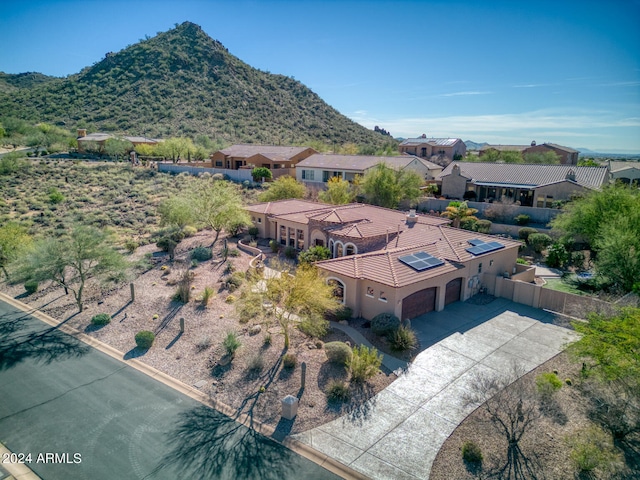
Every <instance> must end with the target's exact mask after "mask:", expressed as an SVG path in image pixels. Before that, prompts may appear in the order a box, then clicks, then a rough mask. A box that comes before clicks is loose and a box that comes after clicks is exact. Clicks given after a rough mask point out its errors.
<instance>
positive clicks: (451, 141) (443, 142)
mask: <svg viewBox="0 0 640 480" xmlns="http://www.w3.org/2000/svg"><path fill="white" fill-rule="evenodd" d="M458 141H460V142H461V141H462V140H460V139H459V138H422V137H418V138H406V139H404V140H403V141H402V143H400V146H414V145H422V144H423V143H429V144H431V145H440V146H452V145H455V143H456V142H458Z"/></svg>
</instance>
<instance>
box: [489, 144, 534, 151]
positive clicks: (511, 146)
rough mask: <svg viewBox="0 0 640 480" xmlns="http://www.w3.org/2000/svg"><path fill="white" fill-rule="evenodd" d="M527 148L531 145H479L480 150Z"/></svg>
mask: <svg viewBox="0 0 640 480" xmlns="http://www.w3.org/2000/svg"><path fill="white" fill-rule="evenodd" d="M527 148H531V145H485V146H483V147H480V151H481V152H485V151H487V150H497V151H499V152H523V151H524V150H526V149H527Z"/></svg>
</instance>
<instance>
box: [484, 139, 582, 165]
mask: <svg viewBox="0 0 640 480" xmlns="http://www.w3.org/2000/svg"><path fill="white" fill-rule="evenodd" d="M490 150H494V151H497V152H520V153H521V154H522V155H523V156H524V155H526V154H527V153H544V152H553V153H555V154H556V155H558V157H559V158H560V163H561V164H563V165H577V164H578V155H579V152H578V151H577V150H574V149H573V148H569V147H563V146H562V145H557V144H555V143H543V144H542V145H537V144H536V142H535V141H533V142H531V145H485V146H484V147H482V148H481V149H480V157H482V156H483V155H484V154H485V153H487V152H488V151H490Z"/></svg>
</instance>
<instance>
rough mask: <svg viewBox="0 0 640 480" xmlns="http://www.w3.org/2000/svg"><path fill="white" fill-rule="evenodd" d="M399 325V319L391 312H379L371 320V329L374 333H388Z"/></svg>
mask: <svg viewBox="0 0 640 480" xmlns="http://www.w3.org/2000/svg"><path fill="white" fill-rule="evenodd" d="M399 327H400V319H399V318H398V317H396V316H395V315H394V314H392V313H379V314H378V315H376V316H375V317H373V319H372V320H371V331H372V332H373V333H375V334H376V335H389V334H391V333H393V332H395V331H396V330H397V329H398V328H399Z"/></svg>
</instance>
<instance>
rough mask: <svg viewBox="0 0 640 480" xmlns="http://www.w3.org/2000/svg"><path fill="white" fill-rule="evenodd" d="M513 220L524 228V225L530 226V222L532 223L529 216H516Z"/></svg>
mask: <svg viewBox="0 0 640 480" xmlns="http://www.w3.org/2000/svg"><path fill="white" fill-rule="evenodd" d="M513 220H514V221H515V222H516V225H523V226H524V225H529V222H530V221H531V217H530V216H529V215H525V214H520V215H516V216H515V218H514V219H513Z"/></svg>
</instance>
